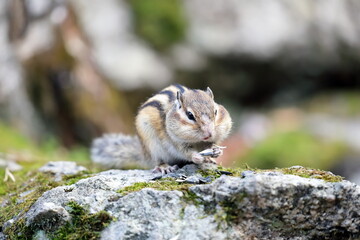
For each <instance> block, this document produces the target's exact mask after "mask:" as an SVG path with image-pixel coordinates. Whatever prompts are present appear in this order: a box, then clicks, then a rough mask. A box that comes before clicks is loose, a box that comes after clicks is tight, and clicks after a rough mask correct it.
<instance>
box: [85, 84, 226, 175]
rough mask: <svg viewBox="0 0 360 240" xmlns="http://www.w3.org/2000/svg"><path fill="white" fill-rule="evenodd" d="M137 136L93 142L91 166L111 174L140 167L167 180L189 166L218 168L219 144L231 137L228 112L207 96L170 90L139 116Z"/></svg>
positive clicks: (149, 103)
mask: <svg viewBox="0 0 360 240" xmlns="http://www.w3.org/2000/svg"><path fill="white" fill-rule="evenodd" d="M135 125H136V130H137V136H127V135H122V134H107V135H104V136H103V137H101V138H98V139H95V140H94V141H93V145H92V149H91V157H92V160H93V161H94V162H96V163H99V164H101V165H102V166H104V167H107V168H124V167H129V166H134V165H140V166H141V167H144V168H149V167H155V168H154V172H161V173H162V174H165V173H168V172H172V171H175V170H177V169H178V168H179V167H181V166H183V165H185V164H188V163H195V164H200V165H201V164H203V163H209V162H212V163H216V162H215V160H214V158H217V157H218V156H220V155H221V154H222V148H221V147H219V146H217V145H216V144H218V143H220V142H221V141H223V140H224V139H225V138H226V137H227V136H228V134H229V132H230V129H231V126H232V121H231V118H230V115H229V113H228V111H227V110H226V109H225V108H224V107H223V106H222V105H220V104H217V103H215V101H214V95H213V92H212V91H211V89H210V88H209V87H208V88H207V89H206V91H202V90H198V89H188V88H186V87H184V86H182V85H179V84H176V85H171V86H169V87H167V88H165V89H163V90H162V91H160V92H159V93H157V94H155V95H154V96H152V97H151V98H149V99H148V100H147V101H146V102H145V103H144V104H142V105H141V106H140V108H139V110H138V114H137V116H136V120H135Z"/></svg>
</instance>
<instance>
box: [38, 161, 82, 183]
mask: <svg viewBox="0 0 360 240" xmlns="http://www.w3.org/2000/svg"><path fill="white" fill-rule="evenodd" d="M39 171H40V172H46V173H52V174H54V175H55V181H61V179H62V176H64V175H65V176H71V175H76V174H79V173H81V172H83V171H87V169H86V168H85V167H83V166H78V165H77V164H76V162H69V161H58V162H49V163H48V164H46V165H45V166H43V167H41V168H40V169H39Z"/></svg>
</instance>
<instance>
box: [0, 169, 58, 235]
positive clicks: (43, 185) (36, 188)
mask: <svg viewBox="0 0 360 240" xmlns="http://www.w3.org/2000/svg"><path fill="white" fill-rule="evenodd" d="M18 181H19V180H18ZM5 184H6V185H7V186H6V188H7V190H8V191H9V192H7V193H8V195H7V197H5V196H3V197H0V202H2V201H6V202H7V204H6V205H5V206H4V207H2V208H0V226H2V225H3V224H4V223H5V222H6V221H8V220H10V219H12V218H14V217H17V218H20V220H19V221H16V222H15V223H14V224H13V225H12V226H11V227H9V228H7V229H6V231H5V234H7V235H8V236H9V238H10V239H27V236H31V235H30V233H31V230H30V229H28V228H27V227H26V226H25V221H24V219H23V218H22V217H23V216H24V214H25V213H26V212H27V211H28V210H29V209H30V207H31V206H32V204H33V203H34V202H35V201H36V200H37V199H38V198H39V197H40V196H41V195H42V194H43V193H44V192H45V191H47V190H50V189H52V188H54V187H57V186H59V185H60V183H57V182H54V181H53V179H52V177H51V176H50V175H49V174H43V173H34V172H31V173H28V179H26V181H25V180H24V181H21V182H15V183H13V182H7V183H5ZM27 191H29V192H28V194H27V195H25V196H23V197H21V195H20V194H21V193H24V192H27ZM29 239H30V237H29Z"/></svg>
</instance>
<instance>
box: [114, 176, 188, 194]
mask: <svg viewBox="0 0 360 240" xmlns="http://www.w3.org/2000/svg"><path fill="white" fill-rule="evenodd" d="M190 186H193V184H184V183H179V182H176V181H175V180H174V179H172V178H164V179H160V180H157V181H151V182H137V183H134V184H133V185H131V186H127V187H124V188H122V189H120V190H118V193H120V194H121V195H123V196H124V195H127V194H129V193H131V192H137V191H140V190H141V189H143V188H153V189H155V190H160V191H175V190H178V191H187V190H188V189H189V187H190Z"/></svg>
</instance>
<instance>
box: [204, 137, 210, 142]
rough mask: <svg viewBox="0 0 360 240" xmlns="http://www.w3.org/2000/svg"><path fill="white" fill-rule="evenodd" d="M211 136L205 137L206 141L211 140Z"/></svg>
mask: <svg viewBox="0 0 360 240" xmlns="http://www.w3.org/2000/svg"><path fill="white" fill-rule="evenodd" d="M210 138H211V136H209V137H205V138H203V140H204V141H206V140H209V139H210Z"/></svg>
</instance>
